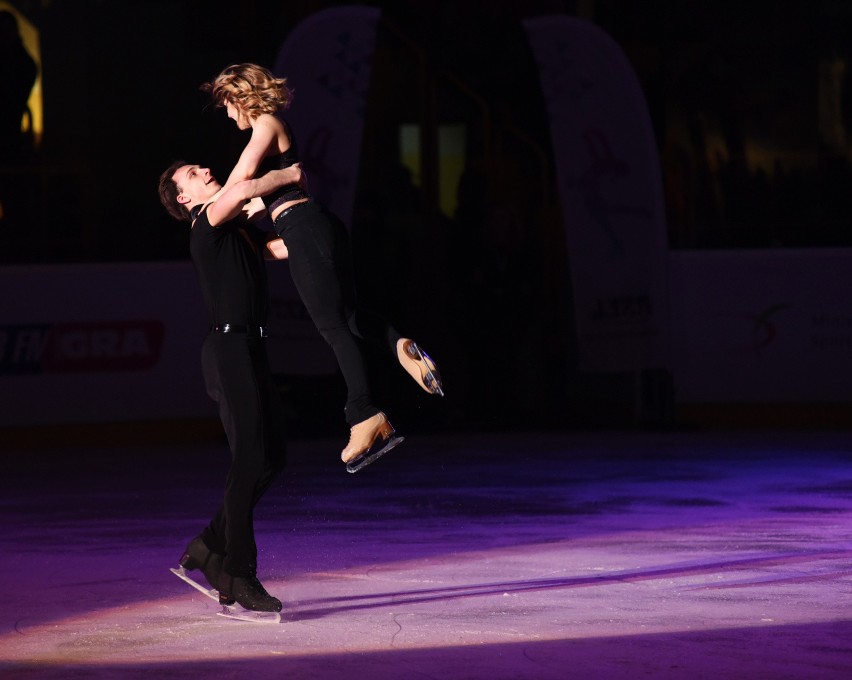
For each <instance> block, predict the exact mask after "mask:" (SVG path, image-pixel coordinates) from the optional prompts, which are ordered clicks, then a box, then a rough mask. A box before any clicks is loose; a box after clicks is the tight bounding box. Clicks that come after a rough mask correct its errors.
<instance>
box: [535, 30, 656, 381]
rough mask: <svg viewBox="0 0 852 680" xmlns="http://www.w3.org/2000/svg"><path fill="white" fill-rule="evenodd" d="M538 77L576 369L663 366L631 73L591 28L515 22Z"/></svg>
mask: <svg viewBox="0 0 852 680" xmlns="http://www.w3.org/2000/svg"><path fill="white" fill-rule="evenodd" d="M524 26H525V28H526V30H527V33H528V35H529V39H530V44H531V46H532V50H533V53H534V54H535V58H536V61H537V62H538V66H539V75H540V78H541V87H542V92H543V94H544V99H545V103H546V105H547V112H548V116H549V119H550V134H551V138H552V141H553V152H554V158H555V162H556V174H557V182H558V188H559V197H560V200H561V204H562V215H563V221H564V224H565V232H566V240H567V244H568V251H569V253H568V255H569V261H570V265H571V275H572V284H573V289H574V291H573V293H574V304H575V309H576V312H575V316H576V326H577V336H578V341H579V352H580V367H581V368H583V369H586V370H591V371H625V370H640V369H645V368H666V367H668V365H669V341H668V336H667V332H668V326H669V319H668V300H667V251H668V242H667V235H666V228H665V212H664V203H663V191H662V181H661V176H660V165H659V159H658V154H657V147H656V143H655V140H654V133H653V129H652V127H651V120H650V115H649V113H648V107H647V104H646V102H645V98H644V95H643V93H642V90H641V88H640V86H639V82H638V80H637V78H636V75H635V73H634V70H633V68H632V66H631V65H630V62H629V61H628V60H627V58H626V57H625V55H624V53H623V52H622V51H621V49H620V48H619V46H618V45H617V44H616V43H615V41H613V40H612V39H611V38H610V37H609V36H608V35H607V34H606V33H604V32H603V31H601V30H600V29H599V28H597V27H596V26H595V25H594V24H592V23H589V22H587V21H583V20H580V19H575V18H572V17H567V16H550V17H541V18H537V19H530V20H527V21H525V22H524Z"/></svg>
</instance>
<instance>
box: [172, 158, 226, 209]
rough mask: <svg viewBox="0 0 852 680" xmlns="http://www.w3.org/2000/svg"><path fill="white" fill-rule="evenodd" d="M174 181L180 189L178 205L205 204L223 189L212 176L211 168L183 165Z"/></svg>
mask: <svg viewBox="0 0 852 680" xmlns="http://www.w3.org/2000/svg"><path fill="white" fill-rule="evenodd" d="M172 180H173V181H174V183H175V184H176V185H177V187H178V191H179V193H178V203H182V204H184V203H204V202H206V201H207V199H209V198H212V197H213V195H214V194H215V193H216V192H217V191H219V189H221V188H222V185H221V184H219V182H217V181H216V178H215V177H213V175H211V174H210V168H202V167H201V166H200V165H183V166H181V167H180V168H178V169H177V171H176V172H175V174H174V175H172Z"/></svg>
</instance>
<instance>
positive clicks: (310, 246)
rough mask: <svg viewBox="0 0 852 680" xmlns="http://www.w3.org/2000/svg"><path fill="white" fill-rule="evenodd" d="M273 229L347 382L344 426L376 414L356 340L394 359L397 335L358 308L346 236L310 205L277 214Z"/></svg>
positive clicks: (319, 207)
mask: <svg viewBox="0 0 852 680" xmlns="http://www.w3.org/2000/svg"><path fill="white" fill-rule="evenodd" d="M275 231H276V232H277V233H278V235H279V236H281V237H282V238H283V239H284V243H285V244H286V245H287V249H288V251H289V253H290V257H289V259H290V275H291V276H292V277H293V283H294V284H295V286H296V290H297V291H299V296H300V297H301V298H302V302H303V303H304V305H305V307H306V308H307V310H308V314H309V315H310V317H311V320H312V321H313V322H314V325H315V326H316V327H317V330H319V332H320V334H321V335H322V337H323V338H324V339H325V341H326V342H327V343H328V344H329V345H331V348H332V350H333V351H334V355H335V357H336V358H337V364H338V366H339V367H340V371H341V373H342V374H343V379H344V380H345V381H346V390H347V398H346V406H345V407H344V414H345V417H346V422H347V423H348V424H349V425H350V426H351V425H355V424H356V423H360V422H361V421H362V420H366V419H367V418H369V417H370V416H373V415H375V414H376V413H378V412H379V409H378V408H377V407H376V405H375V404H374V403H373V398H372V394H371V392H370V383H369V380H368V377H367V367H366V361H365V357H364V350H363V346H362V344H361V342H362V341H364V340H366V341H368V342H371V343H373V344H376V345H378V346H380V347H384V348H387V349H388V350H389V351H390V352H392V355H393V356H394V358H395V357H396V343H397V340H399V338H400V337H401V336H400V334H399V332H398V331H397V330H396V329H395V328H394V327H393V326H391V325H390V324H389V323H388V322H387V321H386V320H385V319H383V318H382V317H380V316H379V315H377V314H374V313H372V312H369V311H366V310H361V309H358V308H357V305H356V299H355V279H354V276H353V270H352V251H351V247H350V243H349V233H348V232H347V231H346V227H345V226H344V225H343V223H342V222H341V221H340V219H339V218H338V217H337V216H336V215H334V214H333V213H331V212H330V211H329V210H328V209H327V208H325V207H324V206H323V205H322V204H320V203H317V202H314V201H310V202H308V203H305V204H302V205H299V206H297V207H296V208H294V209H293V210H292V211H291V212H288V213H286V214H284V215H281V216H279V217H278V219H276V220H275Z"/></svg>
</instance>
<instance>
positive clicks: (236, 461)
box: [201, 333, 286, 576]
mask: <svg viewBox="0 0 852 680" xmlns="http://www.w3.org/2000/svg"><path fill="white" fill-rule="evenodd" d="M201 368H202V370H203V372H204V381H205V383H206V384H207V393H208V394H209V395H210V397H211V398H212V399H213V400H214V401H215V402H216V403H217V404H218V405H219V416H220V418H221V419H222V425H223V427H224V428H225V434H226V435H227V436H228V444H229V446H230V449H231V468H230V470H229V471H228V478H227V481H226V483H225V498H224V502H223V504H222V505H221V506H220V507H219V509H218V511H217V512H216V514H215V515H214V517H213V519H212V520H211V522H210V524H209V525H208V526H207V528H205V529H204V531H203V532H202V534H201V537H202V539H203V540H204V542H205V543H206V544H207V547H208V548H210V549H211V550H212V551H213V552H217V553H222V554H224V555H225V564H224V568H225V571H226V572H227V573H228V574H230V575H231V576H254V575H255V573H256V571H257V544H256V543H255V539H254V507H255V506H256V505H257V502H258V501H259V500H260V499H261V498H262V497H263V494H264V493H266V490H267V489H268V488H269V485H270V484H271V483H272V481H273V479H275V477H276V476H277V475H278V473H279V472H280V471H281V469H282V468H283V466H284V458H285V446H286V440H285V432H284V426H285V420H284V419H285V413H284V405H283V403H282V401H281V396H280V394H279V392H278V390H277V388H276V387H275V383H274V381H273V380H272V374H271V372H270V370H269V363H268V360H267V356H266V346H265V344H264V340H263V339H261V338H251V337H247V336H246V334H244V333H211V334H210V335H208V336H207V338H206V339H205V340H204V345H203V346H202V349H201Z"/></svg>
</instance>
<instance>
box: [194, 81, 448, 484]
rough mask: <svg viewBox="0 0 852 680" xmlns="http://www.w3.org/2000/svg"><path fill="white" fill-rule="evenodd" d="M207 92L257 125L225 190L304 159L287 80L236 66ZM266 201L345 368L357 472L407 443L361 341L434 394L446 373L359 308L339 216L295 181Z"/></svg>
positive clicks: (350, 455)
mask: <svg viewBox="0 0 852 680" xmlns="http://www.w3.org/2000/svg"><path fill="white" fill-rule="evenodd" d="M202 89H203V90H204V91H206V92H209V93H210V95H211V96H212V98H213V101H214V102H215V103H216V104H217V105H218V106H221V107H224V108H225V110H226V111H227V113H228V117H229V118H231V119H233V121H234V122H235V123H236V124H237V127H238V128H239V129H241V130H248V129H249V128H251V138H250V139H249V142H248V144H247V145H246V147H245V149H243V152H242V154H241V155H240V158H239V160H238V161H237V164H236V166H235V167H234V169H233V170H232V171H231V174H230V176H229V177H228V180H227V182H226V183H225V186H224V187H223V189H222V190H223V191H225V190H227V189H228V188H229V187H230V186H231V185H233V184H235V183H236V182H239V181H241V180H244V179H251V178H253V177H254V176H255V175H256V174H262V173H264V172H267V171H268V170H270V169H273V168H286V167H288V166H290V165H292V164H294V163H297V162H298V161H299V158H298V151H297V148H296V144H295V140H294V139H293V134H292V132H291V130H290V128H289V126H288V125H287V124H286V122H285V121H284V120H283V118H281V117H280V116H281V114H282V112H283V111H284V110H286V109H287V108H288V107H289V105H290V103H291V101H292V93H291V92H290V90H289V89H288V88H287V85H286V79H284V78H276V77H275V76H274V75H273V74H272V73H271V72H270V71H269V70H267V69H265V68H263V67H261V66H257V65H255V64H237V65H234V66H229V67H228V68H226V69H225V70H224V71H222V72H221V73H220V74H219V75H218V76H217V77H216V78H215V79H214V80H213V81H212V82H209V83H205V84H204V85H203V86H202ZM264 203H265V204H266V207H267V210H268V212H269V216H270V217H271V218H272V221H273V224H274V227H275V231H276V233H277V234H278V235H279V236H281V237H282V238H283V239H284V243H285V244H286V245H287V248H288V250H289V252H290V273H291V275H292V277H293V282H294V284H295V286H296V290H298V292H299V295H300V297H301V298H302V302H303V303H304V305H305V307H306V308H307V310H308V313H309V314H310V316H311V320H312V321H313V322H314V324H315V325H316V327H317V329H318V330H319V332H320V334H321V335H322V336H323V338H324V339H325V340H326V342H328V344H329V345H331V348H332V350H333V351H334V354H335V357H336V358H337V363H338V365H339V366H340V370H341V372H342V373H343V378H344V380H345V382H346V388H347V392H348V394H347V399H346V406H345V408H344V414H345V417H346V422H347V424H348V425H349V427H350V434H349V443H348V445H347V446H346V448H344V449H343V451H342V452H341V458H342V460H343V462H344V463H346V464H347V469H348V470H349V471H350V472H355V471H356V470H359V469H360V468H362V467H364V466H365V465H367V464H369V463H371V462H372V461H374V460H375V459H377V458H378V457H379V456H380V455H382V454H383V453H385V452H386V451H388V450H390V449H391V448H393V446H395V445H396V444H398V443H399V442H401V441H402V437H397V436H396V435H395V431H394V428H393V426H392V425H391V424H390V422H389V421H388V418H387V416H386V415H385V414H384V413H383V412H382V411H381V410H379V409H378V408H377V407H376V406H375V404H374V403H373V400H372V396H371V394H370V389H369V382H368V379H367V371H366V362H365V357H364V355H363V352H362V348H361V346H360V345H359V339H365V340H369V341H371V342H374V343H377V344H379V345H385V346H387V347H388V349H389V350H390V351H391V352H392V353H395V355H396V357H397V360H398V361H399V363H400V364H401V365H402V367H403V368H404V369H405V370H406V371H407V372H408V373H409V374H410V375H411V377H412V378H414V380H415V381H417V383H418V384H419V385H420V387H422V388H423V389H424V390H425V391H426V392H429V393H430V394H438V395H441V396H443V395H444V392H443V389H442V384H441V377H440V374H439V373H438V369H437V367H436V366H435V362H434V361H432V359H431V358H430V357H429V356H428V355H427V354H426V353H425V352H423V351H422V350H421V349H420V347H419V346H418V345H417V343H416V342H414V341H413V340H411V339H410V338H404V337H402V336H401V335H400V334H399V332H398V331H397V330H396V329H394V328H393V327H392V326H390V325H389V324H388V323H387V322H386V321H384V320H383V319H381V318H379V317H377V316H375V315H373V314H370V313H368V312H366V311H364V310H359V309H357V307H356V304H355V285H354V278H353V272H352V268H351V253H350V246H349V237H348V233H347V231H346V228H345V227H344V225H343V223H342V222H341V220H340V219H339V218H338V217H337V216H336V215H334V214H333V213H331V212H330V211H329V210H328V209H327V208H325V207H324V206H323V205H322V204H321V203H319V202H317V201H315V200H314V199H312V198H310V196H308V195H307V194H306V193H305V191H304V190H303V188H302V187H301V186H299V185H297V184H291V185H287V186H284V187H282V188H281V189H279V190H278V191H277V192H275V193H273V194H271V195H269V196H266V197H264Z"/></svg>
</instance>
